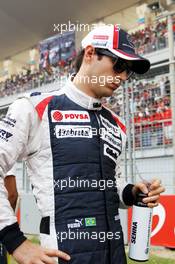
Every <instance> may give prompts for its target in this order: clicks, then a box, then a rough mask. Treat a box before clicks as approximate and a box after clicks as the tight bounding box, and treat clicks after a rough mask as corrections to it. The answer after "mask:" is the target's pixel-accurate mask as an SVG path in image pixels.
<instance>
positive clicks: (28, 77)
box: [0, 62, 72, 97]
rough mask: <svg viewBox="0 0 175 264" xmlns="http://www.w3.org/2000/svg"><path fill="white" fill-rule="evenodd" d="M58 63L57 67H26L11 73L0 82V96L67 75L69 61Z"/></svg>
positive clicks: (69, 65)
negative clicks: (67, 62) (18, 71)
mask: <svg viewBox="0 0 175 264" xmlns="http://www.w3.org/2000/svg"><path fill="white" fill-rule="evenodd" d="M60 64H61V65H60ZM60 64H59V65H58V66H57V67H54V66H49V67H48V68H47V69H42V68H41V69H40V70H34V71H31V70H29V69H27V70H23V72H21V73H20V74H13V75H11V77H10V78H7V79H6V80H5V81H2V82H0V97H4V96H10V95H13V94H16V93H21V92H25V91H28V90H31V89H34V88H37V87H40V86H42V85H45V84H48V83H52V82H55V81H57V80H59V78H60V77H61V76H65V77H67V76H69V74H71V73H72V65H71V63H70V64H65V63H64V65H63V62H60Z"/></svg>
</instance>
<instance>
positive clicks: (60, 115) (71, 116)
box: [51, 110, 90, 123]
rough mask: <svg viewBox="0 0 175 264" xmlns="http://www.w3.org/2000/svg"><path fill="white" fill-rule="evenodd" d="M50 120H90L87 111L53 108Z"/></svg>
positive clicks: (80, 121) (81, 121)
mask: <svg viewBox="0 0 175 264" xmlns="http://www.w3.org/2000/svg"><path fill="white" fill-rule="evenodd" d="M51 118H52V122H69V123H72V122H77V123H84V122H85V123H86V122H90V116H89V113H88V112H87V111H71V110H69V111H59V110H53V111H52V112H51Z"/></svg>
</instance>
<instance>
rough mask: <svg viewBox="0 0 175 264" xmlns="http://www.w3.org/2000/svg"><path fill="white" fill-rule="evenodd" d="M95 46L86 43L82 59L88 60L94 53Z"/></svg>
mask: <svg viewBox="0 0 175 264" xmlns="http://www.w3.org/2000/svg"><path fill="white" fill-rule="evenodd" d="M95 54H96V53H95V48H94V47H93V46H91V45H88V46H87V47H86V48H85V49H84V60H85V61H86V62H90V61H91V60H92V59H93V58H94V55H95Z"/></svg>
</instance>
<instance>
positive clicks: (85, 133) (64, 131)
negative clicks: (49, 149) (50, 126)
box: [55, 125, 92, 138]
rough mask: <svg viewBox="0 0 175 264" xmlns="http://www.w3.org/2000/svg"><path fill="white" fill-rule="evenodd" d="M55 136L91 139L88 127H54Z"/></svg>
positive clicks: (90, 131) (90, 129)
mask: <svg viewBox="0 0 175 264" xmlns="http://www.w3.org/2000/svg"><path fill="white" fill-rule="evenodd" d="M55 136H56V138H74V137H82V138H92V128H91V127H90V126H76V125H74V126H69V125H56V126H55Z"/></svg>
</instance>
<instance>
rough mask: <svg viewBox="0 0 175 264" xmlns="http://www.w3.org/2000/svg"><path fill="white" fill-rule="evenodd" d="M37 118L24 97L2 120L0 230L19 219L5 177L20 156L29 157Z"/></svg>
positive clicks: (0, 136) (0, 128)
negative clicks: (10, 200)
mask: <svg viewBox="0 0 175 264" xmlns="http://www.w3.org/2000/svg"><path fill="white" fill-rule="evenodd" d="M36 120H38V116H37V113H36V111H35V108H34V107H33V105H32V103H31V102H30V100H29V98H22V99H18V100H16V101H15V102H14V103H13V104H12V105H11V106H10V107H9V110H8V112H7V115H6V117H5V118H3V119H2V120H1V121H0V231H1V230H2V229H3V228H5V227H6V226H9V225H12V224H13V223H15V222H16V221H17V219H16V217H15V215H14V212H13V210H12V208H11V206H10V203H9V201H8V199H7V191H6V189H5V187H4V177H5V176H6V173H7V172H8V171H9V170H10V169H11V168H12V167H13V165H14V164H15V162H16V160H17V159H18V158H20V159H21V158H24V157H27V155H28V151H29V148H28V146H29V145H30V140H31V136H30V135H31V130H33V129H36V127H35V123H36ZM35 131H36V130H35Z"/></svg>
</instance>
